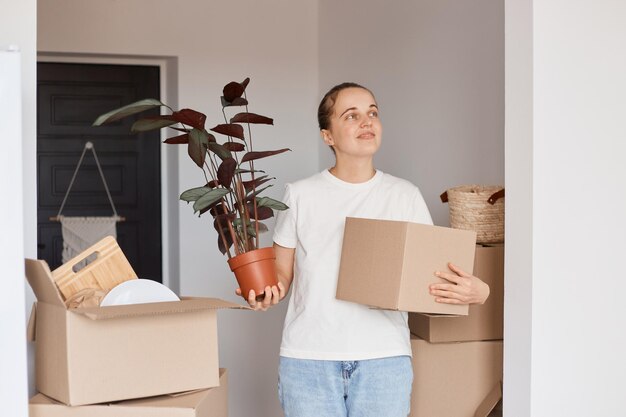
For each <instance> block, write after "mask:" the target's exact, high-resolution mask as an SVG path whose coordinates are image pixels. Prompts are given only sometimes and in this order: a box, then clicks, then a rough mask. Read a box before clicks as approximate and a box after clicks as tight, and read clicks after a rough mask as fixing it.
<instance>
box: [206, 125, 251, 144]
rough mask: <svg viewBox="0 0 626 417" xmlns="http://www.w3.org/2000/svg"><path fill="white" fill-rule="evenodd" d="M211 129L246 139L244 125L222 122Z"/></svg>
mask: <svg viewBox="0 0 626 417" xmlns="http://www.w3.org/2000/svg"><path fill="white" fill-rule="evenodd" d="M211 130H212V131H213V132H215V133H220V134H222V135H226V136H232V137H234V138H238V139H241V140H245V137H244V136H243V126H241V125H238V124H234V123H229V124H221V125H217V126H215V127H214V128H212V129H211Z"/></svg>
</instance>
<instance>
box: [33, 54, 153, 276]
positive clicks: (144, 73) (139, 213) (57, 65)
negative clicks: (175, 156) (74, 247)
mask: <svg viewBox="0 0 626 417" xmlns="http://www.w3.org/2000/svg"><path fill="white" fill-rule="evenodd" d="M159 72H160V69H159V67H157V66H148V65H110V64H82V63H63V62H40V63H38V65H37V94H38V96H37V114H38V120H37V192H38V199H37V201H38V202H37V222H38V225H37V240H38V242H37V243H38V258H39V259H45V260H46V261H47V262H48V263H49V265H50V267H51V268H52V269H54V268H56V267H57V266H59V265H60V264H61V252H62V242H63V239H62V236H61V226H60V223H58V222H54V221H50V217H53V216H55V215H56V214H57V213H58V210H59V207H60V205H61V203H62V201H63V197H64V196H65V194H66V192H67V188H68V186H69V183H70V180H71V177H72V174H73V172H74V169H75V167H76V164H77V163H78V160H79V158H80V154H81V153H82V150H83V147H84V144H85V143H86V142H87V141H91V142H92V143H93V144H94V147H95V149H96V151H97V154H98V159H99V161H100V164H101V166H102V169H103V172H104V176H105V178H106V181H107V184H108V187H109V190H110V192H111V197H112V199H113V202H114V203H115V206H116V209H117V211H118V213H119V215H121V216H123V217H124V218H125V221H124V222H121V223H118V224H117V234H118V242H119V244H120V246H121V248H122V250H123V251H124V253H125V254H126V256H127V258H128V260H129V261H130V263H131V265H132V266H133V269H135V272H136V273H137V275H138V276H139V277H140V278H148V279H153V280H155V281H158V282H162V280H163V271H162V248H161V246H162V231H161V155H160V149H161V144H160V140H159V139H160V134H159V132H158V131H155V132H146V133H142V134H131V132H130V126H131V125H132V123H133V121H134V120H133V119H132V118H129V119H125V120H121V121H119V122H117V123H113V124H110V125H107V126H103V127H98V128H95V127H92V126H91V124H92V123H93V121H94V120H95V119H96V117H97V116H98V115H100V114H102V113H105V112H107V111H109V110H112V109H114V108H117V107H120V106H123V105H126V104H129V103H131V102H133V101H136V100H139V99H142V98H148V97H154V98H159V97H160V79H159V78H160V77H159ZM154 114H158V109H157V110H154ZM63 214H64V215H72V216H108V215H111V214H112V209H111V205H110V203H109V200H108V197H107V195H106V191H105V188H104V185H103V184H102V180H101V179H100V174H99V172H98V169H97V166H96V163H95V160H94V159H93V157H92V156H91V155H90V153H86V154H85V159H84V161H83V163H82V165H81V168H80V170H79V172H78V174H77V176H76V180H75V182H74V185H73V186H72V189H71V193H70V194H69V196H68V198H67V202H66V204H65V208H64V210H63Z"/></svg>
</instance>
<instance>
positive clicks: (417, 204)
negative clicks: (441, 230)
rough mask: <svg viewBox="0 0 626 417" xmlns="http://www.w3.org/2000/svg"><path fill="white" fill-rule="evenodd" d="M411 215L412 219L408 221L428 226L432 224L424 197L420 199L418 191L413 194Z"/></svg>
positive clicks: (420, 195)
mask: <svg viewBox="0 0 626 417" xmlns="http://www.w3.org/2000/svg"><path fill="white" fill-rule="evenodd" d="M412 213H413V218H412V219H411V220H410V221H413V222H415V223H422V224H429V225H432V224H433V219H432V217H431V216H430V211H429V210H428V207H427V206H426V201H424V197H422V193H421V192H420V191H419V190H417V191H416V192H415V198H414V200H413V209H412Z"/></svg>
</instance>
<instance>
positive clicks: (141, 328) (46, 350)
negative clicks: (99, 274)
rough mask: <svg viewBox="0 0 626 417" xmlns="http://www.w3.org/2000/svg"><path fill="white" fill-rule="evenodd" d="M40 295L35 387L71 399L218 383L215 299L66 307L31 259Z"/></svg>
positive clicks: (34, 320) (219, 304)
mask: <svg viewBox="0 0 626 417" xmlns="http://www.w3.org/2000/svg"><path fill="white" fill-rule="evenodd" d="M26 277H27V279H28V282H29V283H30V285H31V287H32V288H33V291H34V292H35V296H36V297H37V300H38V302H37V303H36V305H35V311H36V313H35V314H32V315H31V321H30V323H29V333H30V336H31V339H34V340H35V341H36V351H35V367H36V376H35V377H36V381H35V382H36V388H37V390H38V391H39V392H41V393H42V394H45V395H47V396H48V397H51V398H53V399H55V400H57V401H61V402H63V403H64V404H67V405H84V404H95V403H102V402H110V401H119V400H126V399H132V398H142V397H149V396H155V395H162V394H168V393H174V392H182V391H189V390H195V389H205V388H211V387H215V386H218V385H219V366H218V344H217V317H216V316H217V310H218V309H222V308H241V309H245V308H247V307H243V306H240V305H237V304H233V303H229V302H226V301H223V300H218V299H211V298H184V297H183V299H182V300H181V301H176V302H162V303H150V304H134V305H121V306H111V307H90V308H77V309H69V310H68V309H67V308H66V307H65V304H64V302H63V300H62V299H61V296H60V294H59V292H58V290H57V287H56V286H55V284H54V281H53V279H52V276H51V273H50V269H49V268H48V265H47V264H46V263H45V262H44V261H40V260H32V259H27V260H26Z"/></svg>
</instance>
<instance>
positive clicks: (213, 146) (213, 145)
mask: <svg viewBox="0 0 626 417" xmlns="http://www.w3.org/2000/svg"><path fill="white" fill-rule="evenodd" d="M209 150H210V151H211V152H213V153H214V154H215V155H217V156H218V157H219V158H220V159H221V160H222V161H223V160H225V159H228V158H232V157H233V155H232V154H231V153H230V151H229V150H228V149H226V148H225V147H224V146H223V145H220V144H219V143H217V142H210V143H209Z"/></svg>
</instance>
